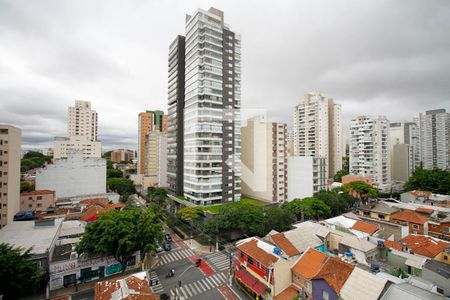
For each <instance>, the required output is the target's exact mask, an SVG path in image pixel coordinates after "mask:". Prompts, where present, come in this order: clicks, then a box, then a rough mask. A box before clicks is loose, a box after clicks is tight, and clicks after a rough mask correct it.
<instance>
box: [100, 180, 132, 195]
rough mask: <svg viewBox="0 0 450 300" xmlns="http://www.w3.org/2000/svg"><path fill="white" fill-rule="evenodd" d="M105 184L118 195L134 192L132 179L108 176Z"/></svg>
mask: <svg viewBox="0 0 450 300" xmlns="http://www.w3.org/2000/svg"><path fill="white" fill-rule="evenodd" d="M106 184H107V185H108V188H109V189H110V190H111V191H114V192H116V193H118V194H119V195H131V194H134V193H136V187H135V186H134V183H133V181H131V180H129V179H126V178H108V179H107V180H106Z"/></svg>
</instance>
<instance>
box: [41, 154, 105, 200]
mask: <svg viewBox="0 0 450 300" xmlns="http://www.w3.org/2000/svg"><path fill="white" fill-rule="evenodd" d="M36 189H37V190H54V191H55V192H56V197H57V198H66V197H74V196H80V195H93V194H105V193H106V160H105V159H102V158H84V157H83V153H81V152H73V153H70V152H69V153H67V158H61V159H55V160H54V161H53V164H50V165H47V166H46V167H45V168H41V169H38V170H37V171H36Z"/></svg>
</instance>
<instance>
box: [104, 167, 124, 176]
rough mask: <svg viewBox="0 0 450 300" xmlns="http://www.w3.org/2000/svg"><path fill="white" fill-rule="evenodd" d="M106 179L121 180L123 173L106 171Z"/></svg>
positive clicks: (112, 170) (115, 170)
mask: <svg viewBox="0 0 450 300" xmlns="http://www.w3.org/2000/svg"><path fill="white" fill-rule="evenodd" d="M106 177H107V178H122V177H123V173H122V171H120V170H119V169H107V170H106Z"/></svg>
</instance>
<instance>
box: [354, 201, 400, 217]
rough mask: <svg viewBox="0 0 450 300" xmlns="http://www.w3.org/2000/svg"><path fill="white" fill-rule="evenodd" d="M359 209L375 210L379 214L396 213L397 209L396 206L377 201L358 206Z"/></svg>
mask: <svg viewBox="0 0 450 300" xmlns="http://www.w3.org/2000/svg"><path fill="white" fill-rule="evenodd" d="M360 209H361V210H365V211H372V212H376V213H381V214H388V215H390V214H393V213H396V212H397V211H399V209H398V208H396V207H391V206H389V205H387V204H385V203H384V202H379V203H376V204H368V205H363V206H361V207H360Z"/></svg>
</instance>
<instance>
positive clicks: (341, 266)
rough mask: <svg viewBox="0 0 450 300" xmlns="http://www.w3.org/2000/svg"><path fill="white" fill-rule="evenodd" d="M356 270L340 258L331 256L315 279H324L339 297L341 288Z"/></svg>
mask: <svg viewBox="0 0 450 300" xmlns="http://www.w3.org/2000/svg"><path fill="white" fill-rule="evenodd" d="M354 268H355V267H354V266H352V265H350V264H348V263H346V262H343V261H342V260H340V259H339V258H336V257H331V256H330V257H328V260H327V261H326V263H325V264H324V265H323V266H322V269H321V270H320V271H319V273H317V275H316V276H315V277H314V279H324V280H325V281H326V282H327V283H328V284H329V285H330V286H331V287H332V288H333V290H334V291H335V292H336V294H338V295H339V293H340V291H341V288H342V287H343V286H344V283H345V282H346V281H347V279H348V277H349V276H350V274H351V273H352V272H353V269H354Z"/></svg>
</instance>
